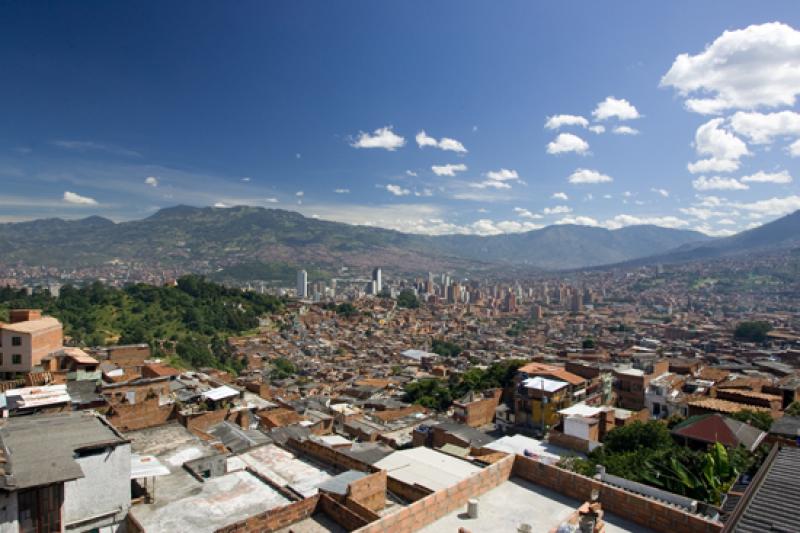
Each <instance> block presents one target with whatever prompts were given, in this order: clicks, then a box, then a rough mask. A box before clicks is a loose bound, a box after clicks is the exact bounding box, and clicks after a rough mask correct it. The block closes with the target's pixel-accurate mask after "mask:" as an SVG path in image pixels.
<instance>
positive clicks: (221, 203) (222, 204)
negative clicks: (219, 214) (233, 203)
mask: <svg viewBox="0 0 800 533" xmlns="http://www.w3.org/2000/svg"><path fill="white" fill-rule="evenodd" d="M214 207H217V208H219V209H225V208H228V207H230V206H229V205H228V204H226V203H225V202H217V203H215V204H214Z"/></svg>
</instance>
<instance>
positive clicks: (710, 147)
mask: <svg viewBox="0 0 800 533" xmlns="http://www.w3.org/2000/svg"><path fill="white" fill-rule="evenodd" d="M723 122H724V119H722V118H714V119H711V120H709V121H708V122H706V123H705V124H702V125H701V126H700V127H699V128H697V132H696V133H695V135H694V145H695V149H696V150H697V153H698V154H700V155H709V156H711V157H712V158H714V159H730V160H737V159H739V158H740V157H742V156H743V155H748V154H749V153H750V152H749V151H748V150H747V145H746V144H745V143H744V141H743V140H741V139H740V138H739V137H737V136H736V135H733V134H732V133H730V132H729V131H727V130H725V129H723V128H721V127H720V126H722V123H723Z"/></svg>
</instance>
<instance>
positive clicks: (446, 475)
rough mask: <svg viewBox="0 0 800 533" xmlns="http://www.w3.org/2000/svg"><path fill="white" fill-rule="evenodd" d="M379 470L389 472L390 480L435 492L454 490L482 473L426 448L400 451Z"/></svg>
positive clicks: (461, 461)
mask: <svg viewBox="0 0 800 533" xmlns="http://www.w3.org/2000/svg"><path fill="white" fill-rule="evenodd" d="M375 466H376V467H378V468H381V469H383V470H386V471H387V475H388V476H389V477H392V478H394V479H398V480H400V481H404V482H406V483H409V484H411V485H414V484H418V485H421V486H423V487H426V488H428V489H430V490H433V491H437V490H441V489H446V488H449V487H452V486H453V485H456V484H457V483H458V482H459V481H461V480H464V479H466V478H468V477H470V476H473V475H475V474H476V473H477V472H479V471H480V470H481V469H480V468H479V467H477V466H475V465H473V464H471V463H469V462H467V461H464V460H463V459H458V458H456V457H453V456H451V455H447V454H445V453H441V452H437V451H436V450H432V449H430V448H425V447H424V446H420V447H418V448H410V449H408V450H400V451H396V452H394V453H392V454H390V455H387V456H386V457H384V458H383V459H381V460H380V461H378V462H377V463H375Z"/></svg>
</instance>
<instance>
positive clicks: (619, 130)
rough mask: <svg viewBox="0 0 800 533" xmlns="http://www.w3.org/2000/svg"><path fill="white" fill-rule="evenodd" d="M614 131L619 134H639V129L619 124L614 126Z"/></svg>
mask: <svg viewBox="0 0 800 533" xmlns="http://www.w3.org/2000/svg"><path fill="white" fill-rule="evenodd" d="M614 133H616V134H617V135H639V130H637V129H634V128H631V127H630V126H617V127H616V128H614Z"/></svg>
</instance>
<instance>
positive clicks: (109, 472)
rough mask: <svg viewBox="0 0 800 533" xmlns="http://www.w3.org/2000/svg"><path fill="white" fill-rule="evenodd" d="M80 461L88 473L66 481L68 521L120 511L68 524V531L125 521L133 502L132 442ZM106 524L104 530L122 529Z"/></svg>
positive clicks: (85, 472) (65, 504)
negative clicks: (71, 525) (73, 525)
mask: <svg viewBox="0 0 800 533" xmlns="http://www.w3.org/2000/svg"><path fill="white" fill-rule="evenodd" d="M76 461H77V462H78V464H79V465H80V466H81V469H82V470H83V474H84V476H85V477H83V478H81V479H76V480H75V481H69V482H67V483H65V484H64V523H65V524H66V525H69V524H71V523H73V522H76V521H78V520H82V519H86V518H89V517H93V516H98V515H102V514H104V513H109V514H110V513H111V512H112V511H115V512H116V513H115V515H110V516H105V517H98V518H97V519H96V520H93V521H88V522H83V523H81V524H79V525H77V526H75V527H68V528H67V531H70V532H73V531H74V532H80V531H87V530H91V529H93V528H97V527H102V526H106V527H108V526H109V525H110V524H116V523H119V522H122V523H123V524H124V522H123V521H124V519H125V516H126V515H127V514H128V509H129V508H130V506H131V446H130V444H120V445H118V446H117V447H116V448H111V449H109V450H108V451H106V452H104V453H101V454H99V455H90V456H87V457H79V458H77V459H76ZM106 527H104V528H102V529H101V531H118V529H119V528H118V527H117V526H112V527H111V528H110V529H107V528H106ZM120 527H121V525H120Z"/></svg>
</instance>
